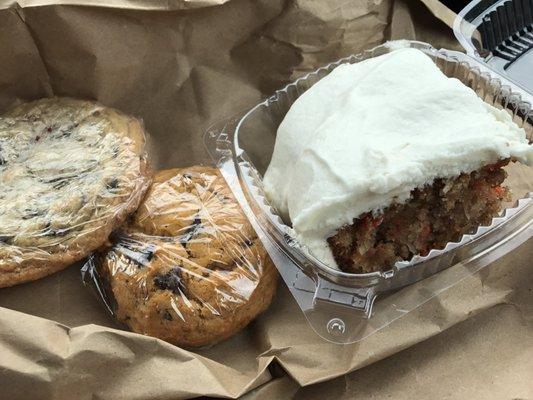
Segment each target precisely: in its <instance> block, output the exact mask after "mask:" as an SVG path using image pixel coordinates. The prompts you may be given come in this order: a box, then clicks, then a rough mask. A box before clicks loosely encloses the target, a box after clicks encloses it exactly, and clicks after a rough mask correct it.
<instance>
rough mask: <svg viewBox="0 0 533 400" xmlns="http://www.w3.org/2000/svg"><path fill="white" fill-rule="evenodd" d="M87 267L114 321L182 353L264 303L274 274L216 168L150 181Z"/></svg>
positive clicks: (237, 324)
mask: <svg viewBox="0 0 533 400" xmlns="http://www.w3.org/2000/svg"><path fill="white" fill-rule="evenodd" d="M111 242H112V244H111V247H110V248H107V249H103V250H102V251H100V252H99V253H98V254H96V255H95V257H94V260H93V265H94V268H95V270H96V271H97V276H98V277H99V278H98V279H99V281H100V283H101V286H102V287H104V288H106V289H105V290H106V292H107V297H108V298H110V299H111V302H112V303H113V307H112V308H114V313H115V315H116V317H117V319H118V320H119V321H120V322H122V323H124V324H126V325H127V326H128V327H129V328H130V329H131V330H133V331H134V332H138V333H142V334H146V335H150V336H154V337H157V338H160V339H163V340H166V341H168V342H170V343H174V344H177V345H180V346H186V347H196V346H203V345H209V344H213V343H216V342H219V341H221V340H224V339H226V338H228V337H229V336H231V335H233V334H234V333H236V332H237V331H239V330H241V329H242V328H244V327H245V326H246V325H247V324H248V323H249V322H250V321H251V320H253V319H254V318H255V317H256V316H257V315H258V314H259V313H261V312H262V311H264V310H265V309H266V308H267V307H268V306H269V304H270V302H271V300H272V296H273V295H274V292H275V288H276V281H277V272H276V270H275V267H274V266H273V264H272V262H271V260H270V258H269V257H268V255H267V253H266V251H265V249H264V248H263V246H262V244H261V242H260V241H259V239H258V237H257V235H256V233H255V231H254V230H253V228H252V226H251V225H250V223H249V222H248V220H247V218H246V216H245V214H244V213H243V211H242V210H241V208H240V206H239V204H238V203H237V201H236V199H235V198H234V196H233V194H232V192H231V190H230V189H229V187H228V186H227V184H226V182H225V180H224V178H223V177H222V176H221V175H220V173H219V172H218V170H217V169H215V168H210V167H198V166H197V167H190V168H184V169H172V170H165V171H160V172H157V173H156V174H155V176H154V181H153V184H152V186H151V188H150V189H149V191H148V193H147V195H146V197H145V199H144V200H143V202H142V203H141V205H140V206H139V209H138V210H137V212H136V213H135V214H133V215H132V217H131V219H130V220H129V222H128V223H127V224H125V226H124V227H123V228H122V230H121V231H120V232H119V233H118V234H117V235H115V236H113V237H112V239H111Z"/></svg>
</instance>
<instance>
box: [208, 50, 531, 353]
mask: <svg viewBox="0 0 533 400" xmlns="http://www.w3.org/2000/svg"><path fill="white" fill-rule="evenodd" d="M401 45H402V46H408V47H413V48H417V49H419V50H421V51H423V52H425V53H426V54H428V55H429V56H430V57H431V58H432V59H433V60H434V61H435V63H436V64H437V65H438V67H439V68H440V69H441V70H442V71H444V72H445V74H446V75H448V76H450V77H456V78H458V79H460V80H461V81H462V82H463V83H465V84H466V85H467V86H469V87H471V88H473V89H474V90H475V91H476V93H477V94H478V95H479V96H480V97H481V98H482V99H483V100H484V101H486V102H487V103H490V104H493V105H495V106H497V107H499V108H505V109H507V110H508V111H509V112H510V113H511V114H512V115H513V117H514V120H515V121H516V122H517V123H518V124H519V125H520V126H523V127H524V128H525V129H526V132H527V135H528V139H529V140H530V142H531V140H532V138H533V125H532V124H533V111H532V109H531V104H532V102H533V96H531V95H530V94H529V93H528V92H526V91H525V90H523V89H522V88H520V87H518V86H517V85H516V84H514V83H512V82H510V81H508V80H507V79H506V78H504V77H502V76H500V75H498V74H497V73H495V72H494V71H492V70H490V69H489V68H487V67H486V66H485V65H484V64H482V63H480V62H478V61H476V60H475V59H473V58H472V57H469V56H467V55H464V54H462V53H459V52H454V51H448V50H436V49H434V48H433V47H431V46H430V45H429V44H426V43H421V42H415V41H402V44H401ZM397 46H398V44H394V45H388V44H385V45H381V46H378V47H376V48H374V49H372V50H368V51H366V52H364V53H362V54H359V55H354V56H350V57H347V58H344V59H341V60H339V61H337V62H334V63H332V64H329V65H327V66H325V67H323V68H320V69H318V70H317V71H315V72H313V73H310V74H308V75H306V76H304V77H302V78H300V79H298V80H297V81H296V82H294V83H291V84H290V85H288V86H286V87H285V88H283V89H281V90H279V91H277V92H276V93H275V94H274V95H273V96H271V97H269V98H268V99H267V100H265V101H264V102H262V103H260V104H258V105H257V106H256V107H254V108H253V109H251V110H250V111H249V112H247V113H246V114H245V115H244V116H242V117H241V116H239V117H235V118H232V119H228V120H226V121H222V122H220V123H219V124H216V125H215V126H213V127H211V128H210V129H209V130H208V132H206V135H205V141H206V145H207V148H208V150H209V151H210V152H211V154H212V156H213V158H214V159H215V161H216V163H217V165H218V166H219V168H220V169H221V171H222V173H223V175H224V177H225V178H226V180H227V181H228V183H229V185H230V187H231V188H232V190H233V191H234V192H235V194H236V197H237V199H238V200H239V201H240V203H241V205H242V207H243V209H244V210H245V212H246V214H247V216H248V218H249V219H250V221H251V223H252V225H253V226H254V228H255V229H256V230H257V231H258V235H259V237H260V238H261V240H262V241H263V243H264V245H265V247H266V249H267V251H268V252H269V254H270V256H271V257H272V259H273V261H274V263H275V264H276V266H277V268H278V270H279V272H280V274H281V276H282V277H283V279H284V281H285V283H286V284H287V286H288V288H289V290H290V291H291V293H292V294H293V296H294V298H295V299H296V301H297V303H298V305H299V306H300V308H301V309H302V311H303V313H304V314H305V316H306V317H307V320H308V322H309V323H310V325H311V326H312V328H313V329H314V330H315V331H316V332H317V333H318V334H319V335H320V336H322V337H323V338H324V339H326V340H329V341H331V342H334V343H353V342H356V341H359V340H362V339H363V338H365V337H367V336H368V335H370V334H372V333H375V332H377V331H379V330H380V329H383V328H384V327H386V326H387V325H389V324H390V323H391V322H393V321H395V320H397V319H398V318H401V317H402V316H404V315H405V314H407V313H409V312H410V311H412V310H414V309H416V308H418V307H419V306H420V305H422V304H424V303H426V302H427V301H429V300H430V299H432V298H434V297H435V296H438V295H439V294H441V293H442V292H444V291H446V290H447V289H448V288H449V287H451V286H453V285H455V284H456V283H458V282H460V281H461V280H463V279H464V278H465V277H467V276H469V275H471V274H473V273H476V272H477V271H479V270H481V269H482V268H485V267H486V266H487V265H490V264H491V263H492V262H493V261H494V260H496V259H498V258H500V257H502V256H503V255H504V254H507V253H508V252H510V251H512V250H513V249H515V248H516V247H518V246H519V245H520V244H522V243H524V242H525V241H526V240H528V239H529V238H530V237H531V236H532V235H533V222H532V220H533V193H527V194H525V195H524V197H523V198H521V199H520V200H518V201H517V202H516V203H515V204H514V205H513V206H512V207H510V208H507V209H506V210H504V212H503V213H502V215H501V216H500V217H497V218H495V219H494V220H493V221H492V224H491V225H490V226H486V227H480V228H479V229H478V230H477V232H475V233H473V234H469V235H465V236H464V237H463V238H462V239H461V241H460V242H458V243H448V245H447V246H446V248H444V249H443V250H432V251H431V252H430V253H429V254H428V255H427V256H425V257H420V256H415V257H414V258H413V259H412V260H411V261H409V262H398V263H396V264H395V266H394V267H393V268H392V269H390V270H388V271H383V272H373V273H367V274H351V273H345V272H341V271H338V270H336V269H333V268H331V267H328V266H327V265H325V264H323V263H321V262H320V261H319V260H317V259H316V258H315V257H313V256H312V255H311V254H309V252H308V251H307V250H306V249H305V248H304V247H302V246H300V245H299V244H298V242H297V241H296V240H295V239H294V238H292V237H291V230H290V228H289V227H288V226H287V225H285V224H284V223H283V221H282V220H281V218H280V217H279V216H277V215H276V214H275V211H274V210H273V208H272V207H271V206H270V205H269V203H268V200H267V199H266V198H265V196H264V195H263V191H262V183H261V182H262V181H261V179H262V174H263V173H264V172H265V170H266V168H267V166H268V164H269V162H270V157H271V155H272V151H273V147H274V142H275V138H276V132H277V128H278V125H279V124H280V122H281V121H282V119H283V118H284V116H285V114H286V113H287V111H288V110H289V108H290V107H291V105H292V104H293V103H294V101H295V100H296V99H297V98H298V97H299V96H300V95H301V94H302V93H303V92H305V91H306V90H307V89H308V88H309V87H311V86H312V85H313V84H315V83H316V82H317V81H319V80H320V79H321V78H323V77H324V76H326V75H327V74H328V73H330V72H331V71H332V70H333V69H334V68H335V67H336V66H338V65H340V64H343V63H357V62H360V61H362V60H366V59H368V58H371V57H376V56H379V55H382V54H385V53H388V52H390V51H392V50H394V49H395V48H397ZM450 267H453V268H450ZM443 270H446V271H445V273H440V274H437V273H438V272H440V271H443ZM425 278H427V279H425ZM422 279H425V280H424V282H423V285H421V286H420V289H419V290H417V291H416V292H410V294H409V295H402V294H399V293H392V291H393V290H394V289H399V288H402V287H404V286H406V285H409V284H413V283H415V282H417V281H420V280H422ZM378 296H379V298H378V300H377V301H376V298H377V297H378ZM382 298H383V299H385V298H386V300H385V301H380V299H382Z"/></svg>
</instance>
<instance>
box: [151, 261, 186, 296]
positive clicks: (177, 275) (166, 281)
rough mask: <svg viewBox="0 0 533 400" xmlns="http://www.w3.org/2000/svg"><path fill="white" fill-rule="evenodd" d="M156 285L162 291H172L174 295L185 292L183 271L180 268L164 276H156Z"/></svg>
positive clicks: (175, 268)
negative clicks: (182, 277)
mask: <svg viewBox="0 0 533 400" xmlns="http://www.w3.org/2000/svg"><path fill="white" fill-rule="evenodd" d="M154 285H156V286H157V287H158V288H159V289H161V290H171V291H172V293H174V294H182V293H184V292H185V285H184V284H183V281H182V279H181V270H180V268H179V267H174V268H172V269H171V270H170V271H168V272H167V273H166V274H164V275H160V276H156V277H155V278H154Z"/></svg>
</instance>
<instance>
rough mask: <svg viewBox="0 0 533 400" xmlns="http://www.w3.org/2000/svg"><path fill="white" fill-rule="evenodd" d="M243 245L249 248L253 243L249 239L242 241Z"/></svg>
mask: <svg viewBox="0 0 533 400" xmlns="http://www.w3.org/2000/svg"><path fill="white" fill-rule="evenodd" d="M244 244H245V245H246V246H248V247H250V246H251V245H252V244H254V242H252V241H251V240H250V239H244Z"/></svg>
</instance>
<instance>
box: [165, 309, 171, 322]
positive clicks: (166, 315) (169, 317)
mask: <svg viewBox="0 0 533 400" xmlns="http://www.w3.org/2000/svg"><path fill="white" fill-rule="evenodd" d="M163 319H166V320H167V321H172V319H173V318H172V315H171V314H170V313H169V312H168V310H165V313H164V314H163Z"/></svg>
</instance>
